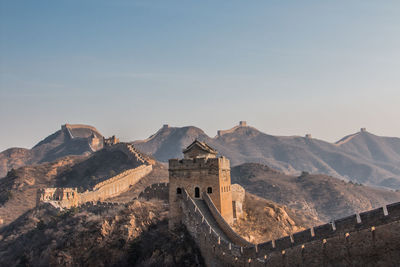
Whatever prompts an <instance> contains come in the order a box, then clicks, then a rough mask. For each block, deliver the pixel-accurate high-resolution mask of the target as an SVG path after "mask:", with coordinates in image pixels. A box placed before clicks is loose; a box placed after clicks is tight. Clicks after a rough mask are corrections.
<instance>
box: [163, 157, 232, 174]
mask: <svg viewBox="0 0 400 267" xmlns="http://www.w3.org/2000/svg"><path fill="white" fill-rule="evenodd" d="M218 168H221V169H230V163H229V160H228V159H227V158H225V157H220V158H208V159H207V158H194V159H180V160H179V159H170V160H169V169H170V170H174V171H176V170H192V169H218Z"/></svg>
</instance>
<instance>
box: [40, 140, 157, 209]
mask: <svg viewBox="0 0 400 267" xmlns="http://www.w3.org/2000/svg"><path fill="white" fill-rule="evenodd" d="M104 149H107V150H109V151H121V152H123V153H125V154H126V155H127V156H128V158H129V159H130V160H131V161H133V162H134V163H139V164H141V165H140V166H138V167H136V168H133V169H129V170H126V171H123V172H121V173H119V174H117V175H115V176H113V177H110V178H108V179H106V180H105V181H102V182H100V183H98V184H96V185H95V186H93V189H92V190H87V191H85V192H78V189H77V188H65V187H64V188H43V189H40V190H39V191H38V197H37V203H38V204H39V203H40V202H47V203H50V204H51V205H53V206H55V207H59V208H71V207H74V206H78V205H82V204H83V203H86V202H96V201H103V200H104V199H107V198H111V197H114V196H118V195H119V194H121V193H123V192H125V191H127V190H129V188H130V187H131V186H132V185H134V184H136V183H137V182H138V181H139V180H140V179H141V178H143V177H144V176H146V175H147V174H149V173H150V172H151V171H152V169H153V167H152V164H154V160H152V159H150V158H149V157H147V156H144V155H142V154H141V153H140V152H139V151H137V150H136V148H134V147H133V145H131V144H127V143H117V144H113V145H106V146H104Z"/></svg>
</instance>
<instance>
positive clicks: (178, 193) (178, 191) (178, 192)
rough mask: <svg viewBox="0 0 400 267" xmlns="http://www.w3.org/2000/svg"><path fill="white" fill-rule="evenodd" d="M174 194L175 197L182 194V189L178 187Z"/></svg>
mask: <svg viewBox="0 0 400 267" xmlns="http://www.w3.org/2000/svg"><path fill="white" fill-rule="evenodd" d="M176 194H177V195H180V194H182V188H180V187H178V188H177V189H176Z"/></svg>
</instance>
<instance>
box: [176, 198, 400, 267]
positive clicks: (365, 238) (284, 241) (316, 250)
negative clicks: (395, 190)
mask: <svg viewBox="0 0 400 267" xmlns="http://www.w3.org/2000/svg"><path fill="white" fill-rule="evenodd" d="M181 208H182V213H183V214H184V216H183V219H182V222H183V224H185V226H186V227H187V229H188V231H189V232H190V234H191V235H192V236H193V238H194V240H195V241H196V243H197V244H198V246H199V248H200V250H201V252H202V255H203V257H204V259H205V261H206V264H207V266H398V263H399V262H400V203H394V204H392V205H388V206H387V212H386V209H385V212H384V209H383V208H380V209H376V210H372V211H369V212H365V213H361V214H360V215H359V216H357V215H354V216H349V217H347V218H344V219H341V220H337V221H335V222H334V223H331V224H326V225H321V226H318V227H315V228H312V229H308V230H305V231H303V232H300V233H296V234H294V235H293V236H289V237H284V238H281V239H278V240H275V241H270V242H266V243H263V244H259V245H253V246H248V247H245V246H238V245H235V244H234V242H233V241H231V240H223V239H222V238H221V237H219V236H218V234H217V232H218V231H215V230H214V229H213V228H212V227H211V226H210V225H209V223H208V222H207V220H206V219H205V218H204V216H203V215H202V214H201V212H200V210H199V208H198V207H197V206H196V203H195V202H194V201H193V199H191V198H190V196H189V195H188V194H187V192H186V191H184V194H183V195H182V198H181Z"/></svg>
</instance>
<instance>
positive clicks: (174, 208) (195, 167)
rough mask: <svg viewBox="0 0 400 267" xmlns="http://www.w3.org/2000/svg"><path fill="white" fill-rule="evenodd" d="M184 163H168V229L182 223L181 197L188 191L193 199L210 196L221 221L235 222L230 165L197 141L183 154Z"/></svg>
mask: <svg viewBox="0 0 400 267" xmlns="http://www.w3.org/2000/svg"><path fill="white" fill-rule="evenodd" d="M183 153H184V156H185V158H184V159H182V160H178V159H171V160H169V203H170V220H169V227H170V229H173V228H174V227H175V226H176V225H177V224H179V223H180V221H181V218H182V211H181V208H180V204H179V196H180V195H181V194H182V192H183V189H185V190H186V191H187V192H188V193H189V195H190V196H191V197H192V198H194V199H202V198H203V193H204V192H205V193H207V194H208V195H209V196H210V198H211V200H212V202H213V203H214V205H215V206H216V208H217V209H218V211H219V212H220V213H221V215H222V217H223V218H224V219H225V220H226V221H227V222H228V223H231V222H232V221H233V209H232V192H231V176H230V163H229V160H228V159H227V158H225V157H220V158H217V157H216V155H217V152H216V151H215V150H214V149H212V148H211V147H209V146H208V145H207V144H205V143H203V142H200V141H197V140H195V141H194V142H193V143H192V144H191V145H189V147H188V148H187V149H185V150H184V151H183Z"/></svg>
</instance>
